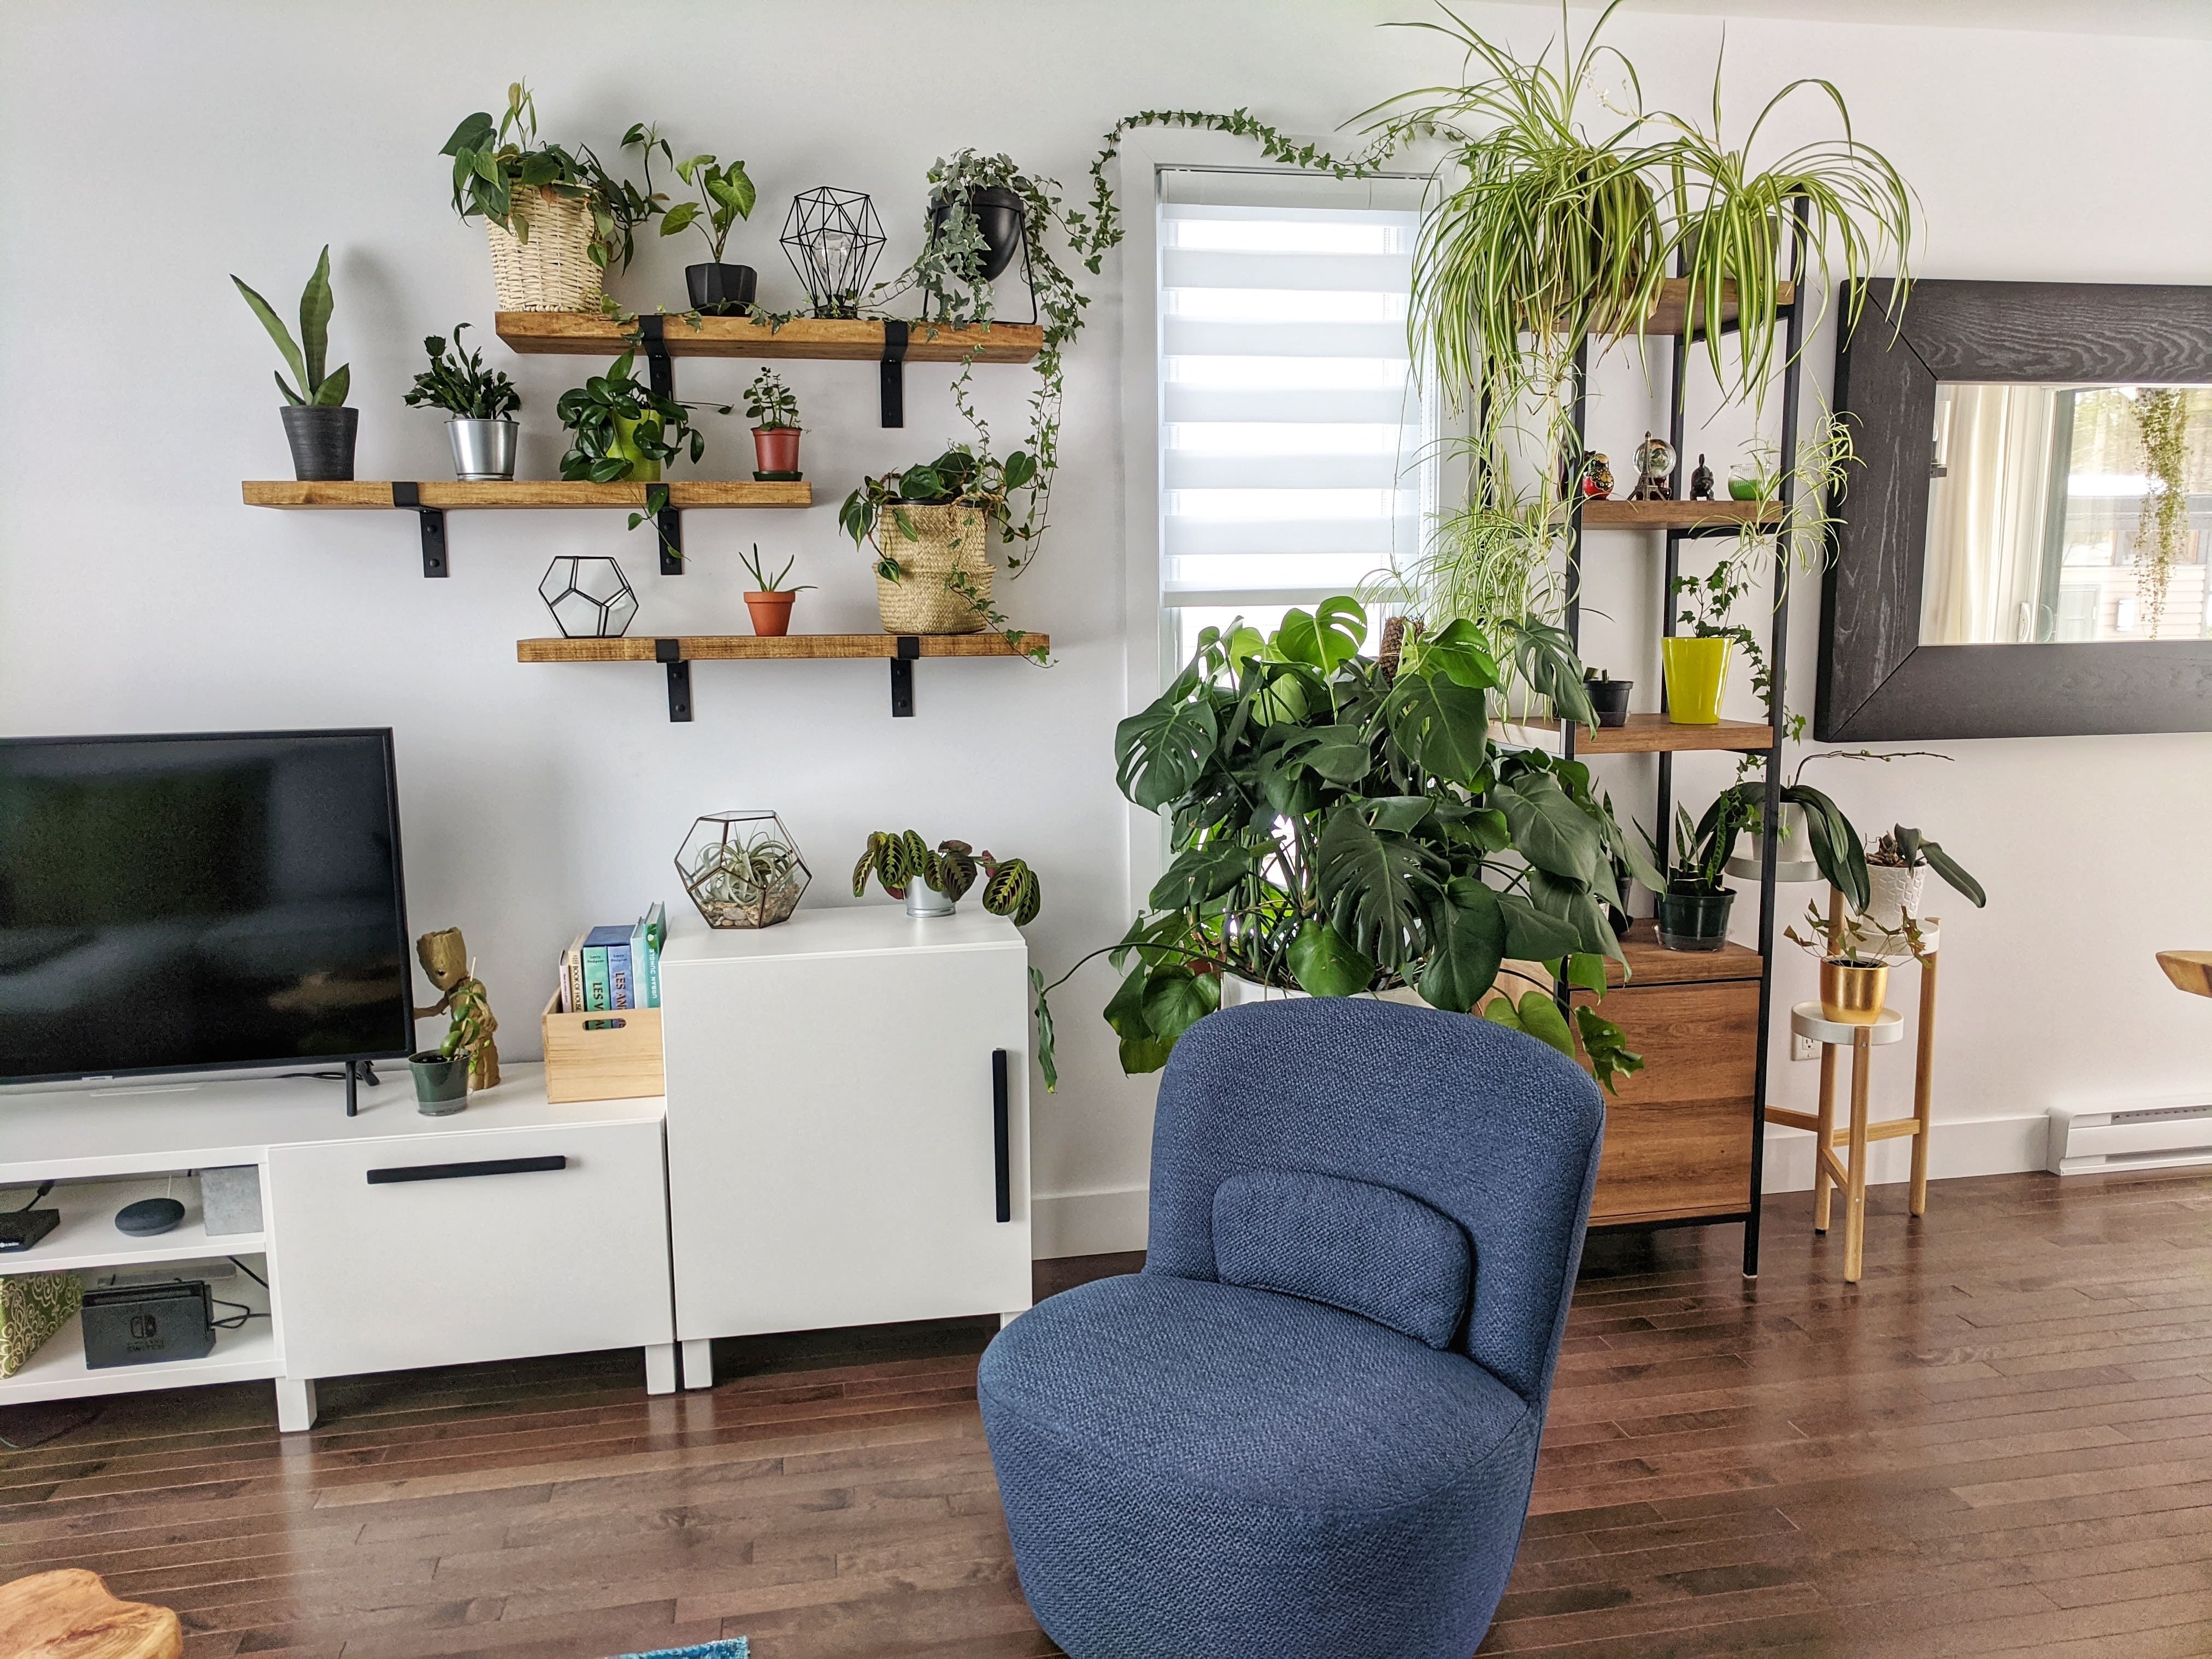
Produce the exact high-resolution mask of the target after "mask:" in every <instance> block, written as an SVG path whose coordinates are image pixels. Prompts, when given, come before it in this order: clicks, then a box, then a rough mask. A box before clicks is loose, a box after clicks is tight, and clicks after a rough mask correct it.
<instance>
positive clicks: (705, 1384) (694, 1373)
mask: <svg viewBox="0 0 2212 1659" xmlns="http://www.w3.org/2000/svg"><path fill="white" fill-rule="evenodd" d="M684 1387H685V1388H687V1389H711V1388H713V1387H714V1343H713V1342H711V1341H709V1340H708V1339H707V1338H705V1337H703V1336H702V1337H694V1338H693V1339H692V1340H690V1341H689V1342H686V1343H685V1344H684Z"/></svg>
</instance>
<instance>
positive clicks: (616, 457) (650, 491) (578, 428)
mask: <svg viewBox="0 0 2212 1659" xmlns="http://www.w3.org/2000/svg"><path fill="white" fill-rule="evenodd" d="M636 366H637V354H636V353H635V352H629V351H625V352H624V353H623V355H622V356H619V357H617V358H616V359H615V360H614V362H611V363H610V364H609V365H608V366H607V372H606V373H605V374H594V375H593V376H592V378H591V379H590V380H586V381H585V382H584V384H583V385H581V386H571V387H570V388H569V389H568V391H566V392H562V394H561V399H560V401H559V402H558V403H556V404H555V405H554V406H553V408H554V413H555V414H556V415H558V416H560V417H561V424H562V428H565V429H566V430H567V431H568V433H569V434H570V438H569V441H568V452H567V453H565V454H563V455H562V457H561V476H562V477H564V478H568V479H570V480H575V481H588V482H590V483H642V484H644V485H645V486H646V491H645V510H644V511H643V512H641V513H631V514H630V515H629V527H630V528H631V529H632V530H635V529H636V528H637V527H638V526H639V525H641V524H642V523H644V522H645V520H647V519H648V518H650V517H651V516H652V515H653V514H654V513H659V512H660V511H661V510H662V509H663V508H665V507H666V506H667V505H668V486H667V485H665V484H664V483H661V482H660V470H661V468H662V467H663V466H664V465H667V464H669V463H671V462H673V461H676V460H678V459H681V458H682V456H683V454H684V452H685V450H687V449H688V450H689V451H690V455H691V462H692V465H695V466H696V465H698V463H699V460H700V458H701V457H702V456H703V455H704V454H705V453H707V440H706V437H705V435H703V434H702V433H701V432H700V431H699V430H698V429H697V428H695V427H694V426H692V424H691V414H692V411H693V410H699V409H704V408H710V407H712V408H714V410H715V412H716V413H717V414H720V415H726V414H728V413H729V412H730V406H729V405H728V404H721V405H720V406H715V405H710V404H687V403H682V402H679V401H678V400H677V399H676V398H663V397H660V396H659V395H657V394H656V393H655V392H653V390H652V389H651V388H650V387H647V386H642V385H641V384H639V382H638V380H637V377H636V374H635V372H634V371H635V368H636Z"/></svg>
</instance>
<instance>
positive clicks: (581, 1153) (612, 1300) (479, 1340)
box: [269, 1115, 671, 1377]
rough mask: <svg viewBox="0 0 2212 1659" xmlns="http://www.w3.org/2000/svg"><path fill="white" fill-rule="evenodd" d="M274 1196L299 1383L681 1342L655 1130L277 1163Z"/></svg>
mask: <svg viewBox="0 0 2212 1659" xmlns="http://www.w3.org/2000/svg"><path fill="white" fill-rule="evenodd" d="M466 1121H467V1119H466V1117H465V1115H464V1116H463V1117H461V1118H460V1119H459V1120H458V1123H459V1124H465V1123H466ZM269 1185H270V1192H271V1194H272V1196H273V1200H274V1204H275V1209H276V1215H275V1218H274V1220H275V1226H274V1231H275V1234H276V1237H277V1238H279V1239H280V1240H282V1241H283V1243H282V1246H281V1249H282V1255H283V1284H284V1293H285V1299H284V1358H285V1370H286V1371H287V1372H288V1373H289V1375H291V1376H295V1377H318V1376H340V1375H344V1374H349V1373H353V1372H358V1371H380V1370H404V1369H406V1368H408V1367H410V1366H416V1365H455V1364H466V1363H468V1362H470V1361H473V1360H481V1359H512V1358H518V1357H520V1356H522V1355H526V1354H539V1353H580V1352H589V1351H592V1350H594V1349H599V1348H627V1347H649V1346H655V1345H660V1344H665V1343H667V1342H668V1341H669V1340H670V1339H671V1330H670V1310H669V1301H668V1267H667V1262H668V1234H667V1228H666V1217H667V1208H666V1201H665V1197H664V1195H663V1194H664V1188H663V1186H662V1164H661V1144H660V1125H659V1123H658V1122H654V1121H634V1122H612V1123H577V1124H567V1125H562V1126H558V1127H543V1126H533V1127H519V1128H486V1129H483V1130H480V1131H477V1132H471V1131H469V1130H468V1129H466V1128H464V1127H455V1128H453V1129H451V1130H449V1131H448V1132H447V1133H441V1134H437V1135H435V1136H425V1135H415V1136H410V1137H406V1138H402V1139H388V1140H382V1139H353V1140H343V1141H319V1142H307V1143H303V1144H301V1145H297V1146H274V1147H271V1148H270V1154H269Z"/></svg>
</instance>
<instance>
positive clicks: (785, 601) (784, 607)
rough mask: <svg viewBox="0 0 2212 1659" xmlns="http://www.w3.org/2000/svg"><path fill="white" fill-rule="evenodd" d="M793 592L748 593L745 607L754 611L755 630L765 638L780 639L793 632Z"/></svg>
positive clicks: (795, 597) (794, 595)
mask: <svg viewBox="0 0 2212 1659" xmlns="http://www.w3.org/2000/svg"><path fill="white" fill-rule="evenodd" d="M798 597H799V595H798V594H796V593H792V592H775V593H748V594H746V595H745V609H746V610H748V611H751V612H752V613H753V632H754V633H756V634H757V635H760V636H761V638H763V639H764V640H780V639H781V638H782V637H783V636H784V635H786V634H788V633H789V632H791V602H792V601H793V599H797V598H798Z"/></svg>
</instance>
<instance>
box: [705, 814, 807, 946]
mask: <svg viewBox="0 0 2212 1659" xmlns="http://www.w3.org/2000/svg"><path fill="white" fill-rule="evenodd" d="M676 873H677V875H678V877H680V878H682V880H683V883H684V891H685V892H686V893H687V894H689V895H690V899H691V902H692V903H693V904H695V905H696V906H697V907H698V908H699V914H700V915H701V916H702V917H703V918H705V920H706V923H707V925H708V927H775V926H777V925H778V924H779V923H781V922H785V921H790V920H791V915H792V913H793V911H795V910H796V909H798V908H799V896H800V895H801V894H802V893H804V892H805V890H806V888H807V884H808V883H810V882H811V881H812V880H813V873H812V872H811V871H810V870H808V868H807V867H806V860H805V859H803V858H801V857H800V856H799V844H798V842H795V841H793V839H792V837H791V832H790V831H789V830H788V829H785V828H784V825H783V820H782V818H781V817H778V816H777V815H776V814H775V813H774V812H772V811H766V810H763V809H760V808H753V809H750V810H744V811H729V812H709V813H708V814H707V815H706V816H705V817H701V818H698V819H696V820H695V821H694V822H693V823H692V825H691V831H690V834H689V835H687V836H684V845H683V847H682V848H680V849H678V853H677V854H676Z"/></svg>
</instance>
